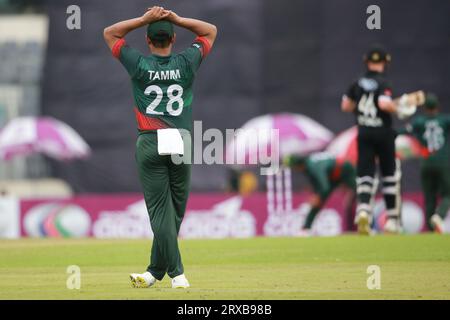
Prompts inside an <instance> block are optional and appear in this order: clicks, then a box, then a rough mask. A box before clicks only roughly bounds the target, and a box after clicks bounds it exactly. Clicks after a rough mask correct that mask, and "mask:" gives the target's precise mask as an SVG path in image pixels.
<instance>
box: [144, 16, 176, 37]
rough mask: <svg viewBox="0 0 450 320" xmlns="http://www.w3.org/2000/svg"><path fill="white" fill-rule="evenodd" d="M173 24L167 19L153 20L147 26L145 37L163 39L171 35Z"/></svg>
mask: <svg viewBox="0 0 450 320" xmlns="http://www.w3.org/2000/svg"><path fill="white" fill-rule="evenodd" d="M173 33H174V32H173V24H172V23H171V22H170V21H167V20H159V21H156V22H153V23H151V24H149V25H148V27H147V37H149V38H150V39H154V40H165V39H166V38H167V37H169V38H172V37H173Z"/></svg>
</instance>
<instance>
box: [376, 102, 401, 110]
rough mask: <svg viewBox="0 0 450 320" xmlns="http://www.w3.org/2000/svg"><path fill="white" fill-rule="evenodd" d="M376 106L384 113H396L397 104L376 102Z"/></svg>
mask: <svg viewBox="0 0 450 320" xmlns="http://www.w3.org/2000/svg"><path fill="white" fill-rule="evenodd" d="M378 106H379V107H380V109H381V110H383V111H384V112H389V113H396V112H397V104H396V103H395V102H394V101H378Z"/></svg>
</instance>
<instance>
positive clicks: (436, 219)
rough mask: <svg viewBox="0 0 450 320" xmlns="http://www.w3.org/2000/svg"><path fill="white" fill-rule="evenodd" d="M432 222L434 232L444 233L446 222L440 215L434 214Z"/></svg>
mask: <svg viewBox="0 0 450 320" xmlns="http://www.w3.org/2000/svg"><path fill="white" fill-rule="evenodd" d="M430 221H431V225H432V226H433V229H434V232H436V233H439V234H442V233H444V221H443V220H442V218H441V217H440V216H439V215H437V214H433V215H432V216H431V219H430Z"/></svg>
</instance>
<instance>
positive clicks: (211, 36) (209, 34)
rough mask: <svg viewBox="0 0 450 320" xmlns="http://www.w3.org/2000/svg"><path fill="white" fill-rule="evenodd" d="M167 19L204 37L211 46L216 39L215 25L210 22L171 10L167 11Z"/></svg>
mask: <svg viewBox="0 0 450 320" xmlns="http://www.w3.org/2000/svg"><path fill="white" fill-rule="evenodd" d="M167 20H169V21H171V22H172V23H173V24H175V25H177V26H179V27H181V28H185V29H188V30H190V31H192V32H193V33H195V34H196V35H197V36H199V37H204V38H206V39H207V40H208V42H209V44H210V45H211V46H212V45H213V44H214V41H215V40H216V36H217V27H216V26H215V25H213V24H211V23H208V22H205V21H202V20H197V19H191V18H184V17H180V16H178V15H177V14H176V13H175V12H173V11H169V15H168V17H167Z"/></svg>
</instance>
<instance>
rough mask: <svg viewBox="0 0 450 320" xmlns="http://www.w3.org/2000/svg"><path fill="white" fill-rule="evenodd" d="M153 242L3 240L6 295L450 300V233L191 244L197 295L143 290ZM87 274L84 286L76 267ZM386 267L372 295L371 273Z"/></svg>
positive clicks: (0, 281) (1, 272)
mask: <svg viewBox="0 0 450 320" xmlns="http://www.w3.org/2000/svg"><path fill="white" fill-rule="evenodd" d="M150 246H151V243H150V241H149V240H129V241H128V240H127V241H123V240H93V239H83V240H62V239H61V240H59V239H57V240H55V239H42V240H36V239H24V240H2V241H0V299H233V300H234V299H450V236H438V235H419V236H374V237H359V236H355V235H347V236H340V237H333V238H256V239H245V240H184V241H181V250H182V254H183V258H184V264H185V271H186V275H187V276H188V279H189V280H190V282H191V286H192V288H191V289H188V290H181V289H178V290H174V289H171V288H170V279H169V278H165V279H164V280H163V281H162V282H158V283H157V284H156V286H155V287H152V288H148V289H133V288H131V286H130V282H129V279H128V274H129V273H130V272H143V271H144V269H145V267H146V265H147V259H148V253H149V249H150ZM69 265H78V266H79V267H80V268H81V289H80V290H68V289H67V288H66V280H67V277H68V274H66V268H67V266H69ZM369 265H378V266H380V268H381V289H380V290H368V289H367V286H366V281H367V278H368V277H369V275H368V274H367V267H368V266H369Z"/></svg>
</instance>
